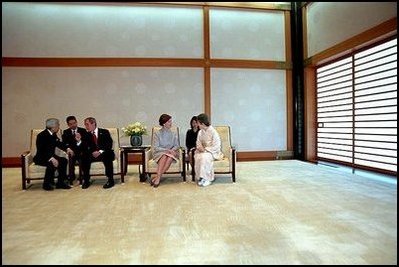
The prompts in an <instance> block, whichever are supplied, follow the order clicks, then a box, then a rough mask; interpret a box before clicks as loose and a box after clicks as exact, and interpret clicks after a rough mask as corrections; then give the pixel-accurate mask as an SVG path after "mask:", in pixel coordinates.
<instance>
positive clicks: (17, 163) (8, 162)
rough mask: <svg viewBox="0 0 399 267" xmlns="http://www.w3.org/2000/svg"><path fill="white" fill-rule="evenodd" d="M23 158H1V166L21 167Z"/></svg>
mask: <svg viewBox="0 0 399 267" xmlns="http://www.w3.org/2000/svg"><path fill="white" fill-rule="evenodd" d="M21 166H22V163H21V158H20V157H8V158H1V167H2V168H14V167H19V168H21Z"/></svg>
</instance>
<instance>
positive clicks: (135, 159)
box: [1, 151, 293, 168]
mask: <svg viewBox="0 0 399 267" xmlns="http://www.w3.org/2000/svg"><path fill="white" fill-rule="evenodd" d="M292 158H293V152H292V151H248V152H237V161H262V160H279V159H292ZM128 162H129V164H140V163H141V155H137V154H134V155H129V158H128ZM1 167H2V168H18V167H19V168H20V167H21V158H20V157H4V158H2V159H1Z"/></svg>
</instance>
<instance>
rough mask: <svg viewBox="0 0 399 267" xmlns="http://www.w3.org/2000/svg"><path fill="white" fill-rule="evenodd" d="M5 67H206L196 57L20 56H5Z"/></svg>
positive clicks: (3, 62) (202, 60) (202, 61)
mask: <svg viewBox="0 0 399 267" xmlns="http://www.w3.org/2000/svg"><path fill="white" fill-rule="evenodd" d="M1 64H2V66H3V67H205V60H204V59H195V58H181V59H179V58H29V57H24V58H18V57H3V58H2V59H1Z"/></svg>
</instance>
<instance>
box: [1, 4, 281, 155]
mask: <svg viewBox="0 0 399 267" xmlns="http://www.w3.org/2000/svg"><path fill="white" fill-rule="evenodd" d="M2 7H3V9H2V23H3V24H2V37H3V39H2V52H3V57H21V58H23V57H37V58H46V57H54V58H63V57H66V58H70V57H80V58H85V57H88V58H90V57H99V58H107V57H118V58H121V59H122V60H123V59H132V58H133V59H134V58H135V57H139V58H140V57H155V58H172V59H173V58H197V59H203V57H204V51H203V50H204V47H203V42H204V41H203V39H204V36H203V34H204V33H203V12H202V8H200V7H176V6H168V7H165V6H162V5H161V6H154V5H152V6H150V5H143V4H134V3H129V4H118V3H116V4H110V3H108V4H107V3H73V4H67V3H63V4H62V3H2ZM209 14H210V16H209V17H210V18H209V19H210V21H209V25H210V42H211V47H210V48H211V56H212V57H213V58H223V59H256V60H271V61H273V60H276V61H283V60H284V59H285V41H284V38H285V32H284V29H285V25H284V15H283V12H277V11H270V10H265V11H259V10H255V9H253V10H249V9H234V10H226V9H222V8H210V12H209ZM284 73H285V72H284V71H283V70H282V71H272V70H256V69H230V70H225V69H217V68H211V84H210V92H211V95H210V96H209V97H210V99H209V101H210V103H211V114H210V115H211V118H212V120H213V124H215V125H216V124H219V125H226V124H230V125H231V126H232V138H233V140H234V142H235V145H236V146H237V148H238V149H240V151H261V150H274V149H276V150H277V149H278V150H281V149H285V148H286V139H287V138H286V136H287V133H286V131H287V129H286V122H285V121H286V103H285V101H286V95H285V90H286V89H285V88H286V81H285V74H284ZM2 78H3V79H2V86H3V105H2V111H3V114H2V118H3V125H2V126H3V131H2V138H3V150H2V156H3V157H18V156H19V155H20V153H21V152H22V151H24V150H26V149H27V148H28V147H29V144H28V143H29V130H30V129H31V128H42V127H43V125H44V121H45V119H46V118H48V117H57V118H59V119H61V120H62V125H63V128H65V127H66V125H65V122H64V120H65V117H66V116H68V115H71V114H74V115H76V116H77V118H78V120H79V122H80V123H81V124H82V120H83V119H84V118H85V117H87V116H94V117H96V118H97V119H98V121H99V125H100V126H106V127H123V126H125V125H126V124H128V123H131V122H133V121H143V122H144V123H145V124H146V125H147V126H149V127H150V126H151V125H153V124H156V123H157V121H158V118H159V115H160V114H161V113H169V114H171V115H172V116H173V117H174V119H175V124H176V125H177V126H179V127H181V133H182V139H181V140H182V145H184V138H185V132H186V130H187V129H188V128H189V120H190V118H191V117H192V116H193V115H198V114H199V113H201V112H204V110H205V101H207V100H206V99H207V97H208V96H206V95H205V92H206V88H205V82H204V69H203V68H188V67H184V68H166V67H165V68H161V67H159V68H157V67H148V68H146V67H130V68H129V67H113V68H111V67H82V68H79V67H71V68H66V67H54V68H47V67H3V72H2ZM226 112H227V113H226ZM232 117H234V119H232ZM259 132H262V133H264V134H263V135H259ZM249 139H250V140H251V142H248V140H249ZM148 141H149V140H148V137H145V138H144V143H148ZM124 143H128V138H127V137H126V138H124V139H123V140H122V144H124Z"/></svg>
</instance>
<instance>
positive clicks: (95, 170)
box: [79, 128, 124, 184]
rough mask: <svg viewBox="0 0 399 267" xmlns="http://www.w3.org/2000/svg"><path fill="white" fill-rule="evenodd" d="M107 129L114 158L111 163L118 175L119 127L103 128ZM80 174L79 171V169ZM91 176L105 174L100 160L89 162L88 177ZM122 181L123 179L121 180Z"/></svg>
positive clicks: (119, 159) (119, 171) (119, 169)
mask: <svg viewBox="0 0 399 267" xmlns="http://www.w3.org/2000/svg"><path fill="white" fill-rule="evenodd" d="M104 129H107V130H108V131H109V133H110V134H111V138H112V148H113V150H114V153H115V159H114V161H113V162H112V163H113V169H114V174H116V175H119V174H121V173H122V170H121V167H122V165H121V149H120V141H119V129H118V128H104ZM79 173H80V174H81V171H79ZM93 176H105V167H104V164H103V163H102V162H101V161H95V162H92V163H91V167H90V177H93ZM81 177H82V176H81V175H80V183H81V184H82V178H81ZM121 182H122V183H123V182H124V181H121Z"/></svg>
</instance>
